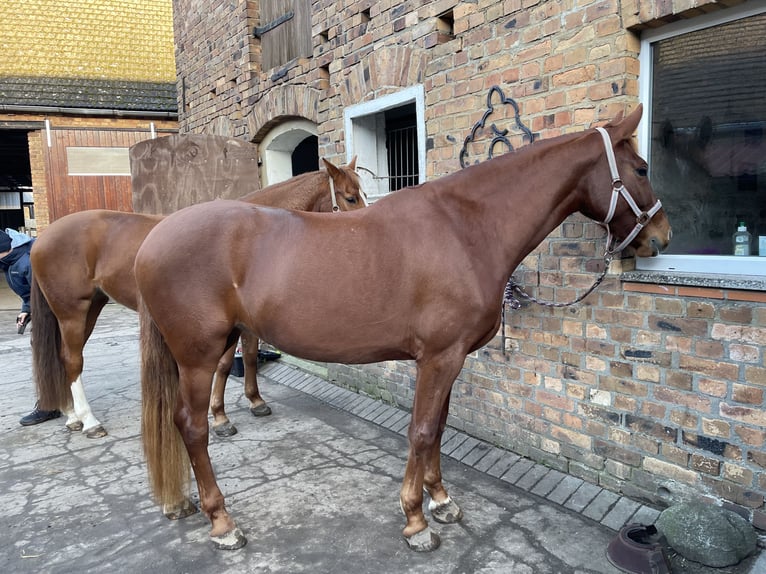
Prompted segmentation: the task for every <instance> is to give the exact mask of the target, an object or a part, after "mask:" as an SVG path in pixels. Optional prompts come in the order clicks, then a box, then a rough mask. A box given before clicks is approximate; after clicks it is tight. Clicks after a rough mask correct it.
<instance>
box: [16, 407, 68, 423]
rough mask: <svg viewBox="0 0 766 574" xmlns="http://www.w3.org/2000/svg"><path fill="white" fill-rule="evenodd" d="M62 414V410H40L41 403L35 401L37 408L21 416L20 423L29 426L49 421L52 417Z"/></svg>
mask: <svg viewBox="0 0 766 574" xmlns="http://www.w3.org/2000/svg"><path fill="white" fill-rule="evenodd" d="M60 416H61V411H59V410H55V411H43V410H40V403H35V410H33V411H32V412H31V413H29V414H28V415H26V416H23V417H21V419H20V420H19V424H21V426H25V427H28V426H32V425H38V424H40V423H44V422H45V421H49V420H51V419H57V418H59V417H60Z"/></svg>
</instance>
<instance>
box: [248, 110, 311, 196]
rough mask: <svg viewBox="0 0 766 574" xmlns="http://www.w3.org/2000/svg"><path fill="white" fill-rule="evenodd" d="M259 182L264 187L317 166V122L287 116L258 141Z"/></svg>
mask: <svg viewBox="0 0 766 574" xmlns="http://www.w3.org/2000/svg"><path fill="white" fill-rule="evenodd" d="M260 150H261V154H260V155H261V162H262V165H261V183H262V185H263V186H264V187H265V186H267V185H271V184H274V183H278V182H280V181H284V180H286V179H289V178H291V177H293V176H295V175H298V174H301V173H305V172H308V171H315V170H317V169H319V140H318V138H317V129H316V125H315V124H314V123H313V122H310V121H308V120H289V121H287V122H283V123H281V124H279V125H278V126H276V127H275V128H273V129H272V130H271V131H270V132H269V133H268V134H266V137H264V138H263V140H262V141H261V143H260Z"/></svg>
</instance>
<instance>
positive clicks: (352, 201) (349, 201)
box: [346, 196, 356, 205]
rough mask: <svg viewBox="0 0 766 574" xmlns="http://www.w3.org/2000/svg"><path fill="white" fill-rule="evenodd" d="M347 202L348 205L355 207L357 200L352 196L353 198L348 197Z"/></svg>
mask: <svg viewBox="0 0 766 574" xmlns="http://www.w3.org/2000/svg"><path fill="white" fill-rule="evenodd" d="M346 201H347V202H348V203H350V204H351V205H354V204H355V203H356V198H355V197H353V196H352V197H347V198H346Z"/></svg>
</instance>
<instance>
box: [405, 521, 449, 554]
mask: <svg viewBox="0 0 766 574" xmlns="http://www.w3.org/2000/svg"><path fill="white" fill-rule="evenodd" d="M404 539H405V540H406V541H407V544H408V545H409V547H410V550H414V551H415V552H431V551H432V550H436V549H437V548H439V545H440V544H441V539H440V538H439V535H438V534H436V532H434V531H433V530H431V528H429V527H428V526H426V528H425V529H424V530H421V531H420V532H416V533H415V534H413V535H412V536H405V537H404Z"/></svg>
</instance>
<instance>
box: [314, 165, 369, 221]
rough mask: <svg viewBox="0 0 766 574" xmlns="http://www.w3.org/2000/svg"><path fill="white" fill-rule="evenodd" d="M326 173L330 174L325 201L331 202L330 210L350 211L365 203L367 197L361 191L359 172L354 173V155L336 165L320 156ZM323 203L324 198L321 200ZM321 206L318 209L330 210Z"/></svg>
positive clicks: (363, 205)
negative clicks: (345, 162)
mask: <svg viewBox="0 0 766 574" xmlns="http://www.w3.org/2000/svg"><path fill="white" fill-rule="evenodd" d="M322 161H323V162H324V165H325V168H327V174H328V175H329V176H330V193H329V194H328V195H327V202H332V211H352V210H354V209H360V208H362V207H365V206H366V205H367V198H366V197H365V196H364V192H363V191H362V184H361V180H360V179H359V174H357V173H356V156H354V158H353V159H352V160H351V161H350V162H349V163H348V164H347V165H342V166H336V165H333V164H332V163H330V162H329V161H327V160H326V159H325V158H322ZM322 203H325V200H322ZM325 207H329V206H327V205H323V206H321V209H319V211H330V209H325Z"/></svg>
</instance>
